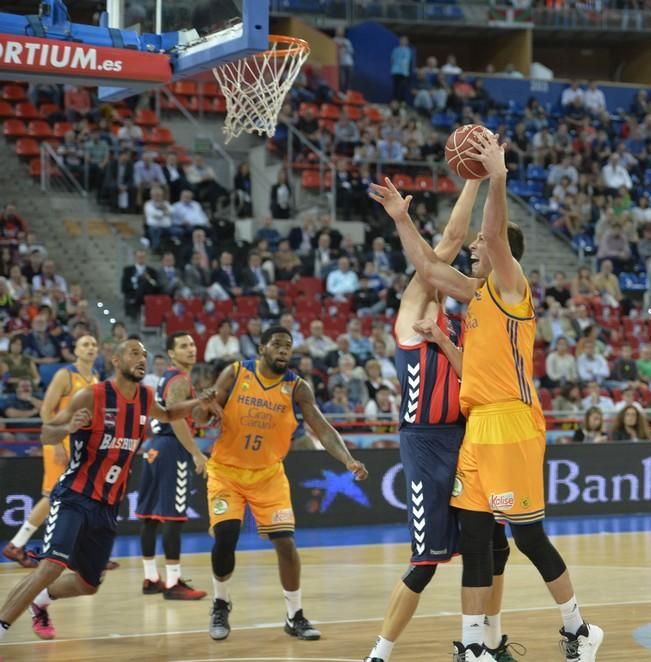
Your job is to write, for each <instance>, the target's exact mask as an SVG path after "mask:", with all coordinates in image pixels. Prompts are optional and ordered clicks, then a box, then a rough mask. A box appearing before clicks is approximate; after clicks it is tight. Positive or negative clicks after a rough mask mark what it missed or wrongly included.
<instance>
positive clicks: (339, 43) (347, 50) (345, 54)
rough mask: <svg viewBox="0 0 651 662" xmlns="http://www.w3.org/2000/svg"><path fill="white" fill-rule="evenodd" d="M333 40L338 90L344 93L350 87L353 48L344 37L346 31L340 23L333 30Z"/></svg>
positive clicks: (353, 60)
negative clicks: (337, 70) (335, 52)
mask: <svg viewBox="0 0 651 662" xmlns="http://www.w3.org/2000/svg"><path fill="white" fill-rule="evenodd" d="M334 42H335V46H336V47H337V64H338V65H339V90H340V92H342V93H343V94H346V92H348V90H349V89H350V82H351V80H352V78H353V67H354V64H355V49H354V48H353V44H352V43H351V41H350V39H348V37H346V31H345V29H344V27H343V26H341V25H340V26H338V27H337V29H336V30H335V37H334Z"/></svg>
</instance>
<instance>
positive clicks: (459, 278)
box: [369, 177, 479, 301]
mask: <svg viewBox="0 0 651 662" xmlns="http://www.w3.org/2000/svg"><path fill="white" fill-rule="evenodd" d="M384 181H385V184H386V186H380V185H379V184H371V191H370V193H369V195H370V197H371V198H372V199H373V200H375V201H376V202H378V203H379V204H381V205H382V206H383V207H384V209H385V211H386V212H387V214H389V216H391V218H392V219H393V221H394V222H395V224H396V228H397V230H398V234H399V235H400V240H401V241H402V245H403V248H404V249H405V252H406V253H407V256H408V257H409V259H410V260H411V261H412V263H413V265H414V267H415V268H416V271H417V272H418V274H419V275H420V276H421V278H422V279H423V280H424V281H425V282H426V283H427V284H428V285H430V286H431V287H434V288H436V289H438V290H440V291H441V292H443V293H445V294H447V295H449V296H452V297H454V298H455V299H458V300H459V301H470V299H471V298H472V296H473V294H474V292H475V290H476V289H477V287H478V285H479V281H477V279H475V278H468V277H466V276H464V275H463V274H462V273H460V272H459V271H457V270H456V269H454V268H452V267H451V266H450V265H449V264H447V263H446V262H444V261H443V260H441V259H440V258H439V257H438V256H437V255H436V253H435V252H434V249H433V248H432V247H431V246H430V245H429V244H428V243H427V242H426V241H425V240H424V239H423V238H422V237H421V236H420V234H419V233H418V230H417V229H416V226H415V225H414V223H413V221H412V220H411V217H410V216H409V203H410V202H411V199H412V196H411V195H408V196H407V197H406V198H403V197H402V196H401V195H400V193H399V192H398V190H397V189H396V187H395V186H394V185H393V184H392V183H391V180H390V179H389V178H388V177H385V179H384Z"/></svg>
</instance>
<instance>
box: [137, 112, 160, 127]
mask: <svg viewBox="0 0 651 662" xmlns="http://www.w3.org/2000/svg"><path fill="white" fill-rule="evenodd" d="M134 121H135V123H136V124H137V125H138V126H157V125H158V115H156V113H155V112H154V111H153V110H147V109H142V110H139V111H138V112H136V117H135V119H134Z"/></svg>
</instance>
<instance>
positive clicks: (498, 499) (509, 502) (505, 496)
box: [488, 492, 515, 510]
mask: <svg viewBox="0 0 651 662" xmlns="http://www.w3.org/2000/svg"><path fill="white" fill-rule="evenodd" d="M488 503H489V505H490V507H491V510H511V508H513V506H514V504H515V498H514V496H513V492H502V494H491V495H490V497H488Z"/></svg>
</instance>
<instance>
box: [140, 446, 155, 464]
mask: <svg viewBox="0 0 651 662" xmlns="http://www.w3.org/2000/svg"><path fill="white" fill-rule="evenodd" d="M142 456H143V457H144V458H145V460H147V462H149V464H151V463H152V462H153V461H154V460H155V459H156V458H157V457H158V451H157V450H156V449H155V448H152V449H150V450H148V451H147V452H145V453H143V454H142Z"/></svg>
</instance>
